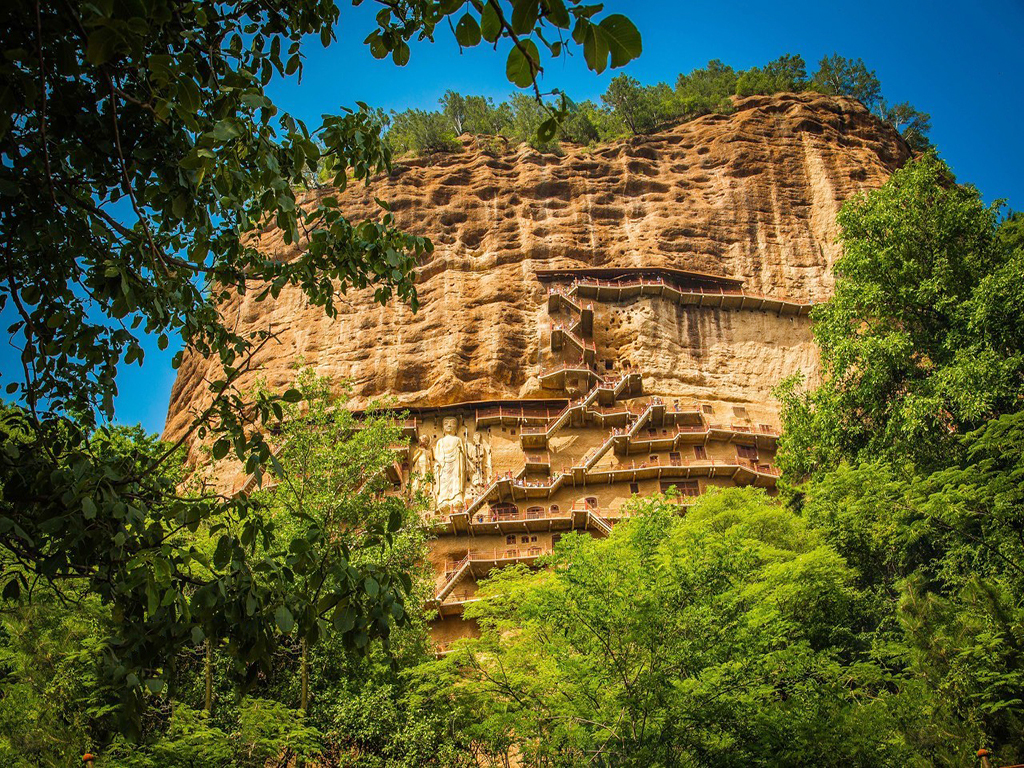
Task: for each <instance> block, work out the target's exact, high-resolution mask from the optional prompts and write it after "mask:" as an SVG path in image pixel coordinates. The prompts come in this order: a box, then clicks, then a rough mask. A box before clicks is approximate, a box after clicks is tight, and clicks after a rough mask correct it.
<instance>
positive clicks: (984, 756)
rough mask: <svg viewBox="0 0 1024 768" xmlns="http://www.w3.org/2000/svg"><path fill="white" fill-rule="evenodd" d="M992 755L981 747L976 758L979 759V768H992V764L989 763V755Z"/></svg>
mask: <svg viewBox="0 0 1024 768" xmlns="http://www.w3.org/2000/svg"><path fill="white" fill-rule="evenodd" d="M991 754H992V753H991V752H989V751H988V750H987V749H985V748H984V747H982V748H981V749H979V750H978V757H980V758H981V768H992V763H990V762H989V759H988V758H989V755H991Z"/></svg>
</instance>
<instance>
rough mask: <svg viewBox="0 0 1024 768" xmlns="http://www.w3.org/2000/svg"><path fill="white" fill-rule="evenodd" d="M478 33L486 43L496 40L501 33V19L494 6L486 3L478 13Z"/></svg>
mask: <svg viewBox="0 0 1024 768" xmlns="http://www.w3.org/2000/svg"><path fill="white" fill-rule="evenodd" d="M480 34H481V35H482V36H483V38H484V40H486V41H487V42H488V43H493V42H495V41H497V39H498V37H499V36H500V35H501V19H499V18H498V12H497V11H496V10H494V6H493V5H491V4H490V3H488V4H487V5H485V6H484V10H483V12H482V13H481V14H480Z"/></svg>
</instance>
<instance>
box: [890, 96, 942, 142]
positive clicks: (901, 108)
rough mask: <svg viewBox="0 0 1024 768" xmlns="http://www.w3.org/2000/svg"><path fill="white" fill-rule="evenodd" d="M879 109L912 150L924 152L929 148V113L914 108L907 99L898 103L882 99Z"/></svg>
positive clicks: (930, 124) (930, 125)
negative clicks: (890, 102) (889, 102)
mask: <svg viewBox="0 0 1024 768" xmlns="http://www.w3.org/2000/svg"><path fill="white" fill-rule="evenodd" d="M880 110H881V113H882V119H883V120H885V121H886V122H888V123H889V124H890V125H891V126H892V127H893V128H895V129H896V130H897V131H899V132H900V135H901V136H902V137H903V139H904V140H905V141H906V142H907V144H908V145H909V146H910V148H911V149H912V150H914V151H915V152H925V151H927V150H928V149H931V146H932V143H931V142H930V141H929V140H928V131H930V130H931V129H932V123H931V115H929V114H928V113H927V112H921V111H920V110H917V109H914V107H912V106H911V105H910V102H907V101H904V102H900V103H899V104H887V103H886V102H884V101H883V102H882V103H881V106H880Z"/></svg>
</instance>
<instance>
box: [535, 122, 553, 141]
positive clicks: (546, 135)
mask: <svg viewBox="0 0 1024 768" xmlns="http://www.w3.org/2000/svg"><path fill="white" fill-rule="evenodd" d="M557 131H558V121H557V120H556V119H555V118H553V117H549V118H548V119H547V120H545V121H544V122H543V123H541V124H540V127H539V128H538V129H537V139H538V141H541V142H547V141H551V140H552V139H553V138H555V133H556V132H557Z"/></svg>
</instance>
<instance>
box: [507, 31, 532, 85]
mask: <svg viewBox="0 0 1024 768" xmlns="http://www.w3.org/2000/svg"><path fill="white" fill-rule="evenodd" d="M524 48H525V49H526V53H523V49H524ZM528 57H529V58H528ZM539 71H540V51H538V50H537V45H536V43H534V42H533V41H532V40H524V41H523V42H522V48H520V46H518V45H517V46H513V48H512V50H511V51H509V53H508V60H507V61H506V62H505V76H506V77H507V78H508V79H509V82H511V83H514V84H515V85H517V86H519V87H520V88H528V87H530V85H531V84H532V83H533V81H534V78H535V76H536V74H537V72H539Z"/></svg>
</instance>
